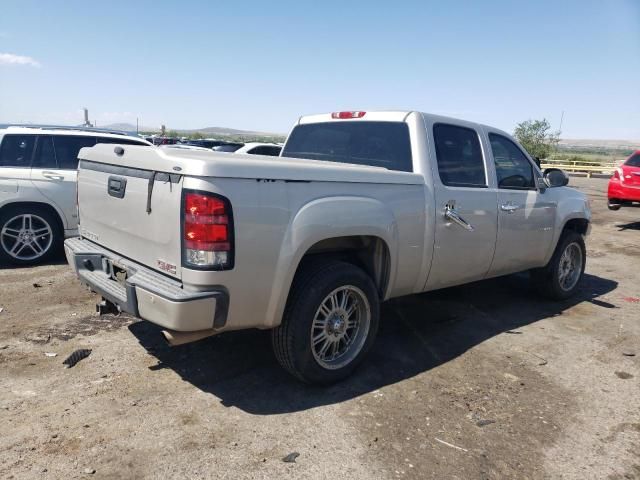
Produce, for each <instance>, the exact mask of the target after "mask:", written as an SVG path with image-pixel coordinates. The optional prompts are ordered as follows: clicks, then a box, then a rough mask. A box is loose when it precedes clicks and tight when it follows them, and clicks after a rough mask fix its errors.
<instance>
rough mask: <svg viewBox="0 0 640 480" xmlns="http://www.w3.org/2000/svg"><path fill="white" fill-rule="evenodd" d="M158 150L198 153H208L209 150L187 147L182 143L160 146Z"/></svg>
mask: <svg viewBox="0 0 640 480" xmlns="http://www.w3.org/2000/svg"><path fill="white" fill-rule="evenodd" d="M159 148H161V149H163V150H192V151H200V152H210V151H211V149H210V148H205V147H197V146H195V145H188V144H184V143H176V144H175V145H160V146H159Z"/></svg>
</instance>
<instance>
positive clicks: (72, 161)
mask: <svg viewBox="0 0 640 480" xmlns="http://www.w3.org/2000/svg"><path fill="white" fill-rule="evenodd" d="M97 143H111V144H118V145H147V146H148V145H151V144H150V143H149V142H146V141H145V140H142V139H140V138H137V137H131V136H129V135H126V134H121V133H116V132H111V131H103V130H97V129H89V130H83V129H76V128H70V127H23V126H21V127H17V126H16V127H7V128H3V129H0V261H4V262H10V263H13V264H17V265H32V264H35V263H39V262H42V261H44V260H46V259H47V257H49V255H50V254H51V253H52V252H54V251H55V250H59V249H60V248H61V246H62V241H63V239H64V238H65V237H70V236H73V235H77V233H78V211H77V208H76V178H77V167H78V151H79V150H80V149H81V148H83V147H93V146H94V145H96V144H97Z"/></svg>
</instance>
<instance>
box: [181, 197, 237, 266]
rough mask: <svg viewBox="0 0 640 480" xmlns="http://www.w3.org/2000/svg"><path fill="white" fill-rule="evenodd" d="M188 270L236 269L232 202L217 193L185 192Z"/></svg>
mask: <svg viewBox="0 0 640 480" xmlns="http://www.w3.org/2000/svg"><path fill="white" fill-rule="evenodd" d="M183 216H184V222H183V227H182V231H183V237H182V241H183V251H184V259H183V260H184V263H185V267H187V268H189V267H196V268H197V267H199V268H205V269H212V270H227V269H229V268H232V267H233V221H232V213H231V204H230V203H229V200H227V199H226V198H224V197H221V196H219V195H215V194H213V193H205V192H189V191H185V193H184V201H183Z"/></svg>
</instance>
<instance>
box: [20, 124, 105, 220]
mask: <svg viewBox="0 0 640 480" xmlns="http://www.w3.org/2000/svg"><path fill="white" fill-rule="evenodd" d="M95 144H96V139H95V137H93V136H80V135H78V136H75V135H41V136H39V137H38V143H37V145H36V151H35V155H34V158H33V164H32V166H31V181H32V183H33V184H34V186H35V187H36V188H37V189H38V190H39V191H40V193H41V194H42V195H44V196H45V197H47V198H48V199H49V201H50V202H51V203H52V204H54V205H56V206H57V207H58V209H59V210H60V211H62V212H63V214H64V216H65V220H66V225H65V229H75V228H78V213H77V208H76V181H77V178H78V172H77V170H78V152H79V151H80V149H81V148H83V147H92V146H94V145H95Z"/></svg>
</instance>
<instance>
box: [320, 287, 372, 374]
mask: <svg viewBox="0 0 640 480" xmlns="http://www.w3.org/2000/svg"><path fill="white" fill-rule="evenodd" d="M370 325H371V307H370V305H369V301H368V300H367V297H366V295H365V294H364V292H363V291H362V290H360V289H359V288H358V287H355V286H353V285H345V286H342V287H339V288H336V289H335V290H333V291H332V292H331V293H329V295H327V296H326V297H325V298H324V300H323V301H322V303H321V304H320V307H319V308H318V310H317V311H316V314H315V316H314V317H313V324H312V326H311V350H312V352H313V357H314V358H315V359H316V361H317V362H318V363H319V364H320V365H321V366H322V367H324V368H326V369H329V370H334V369H338V368H341V367H344V366H345V365H348V364H349V363H350V362H352V361H353V360H354V359H355V358H356V357H357V356H358V354H359V353H360V351H361V350H362V347H363V346H364V343H365V341H366V339H367V335H368V334H369V327H370Z"/></svg>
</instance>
